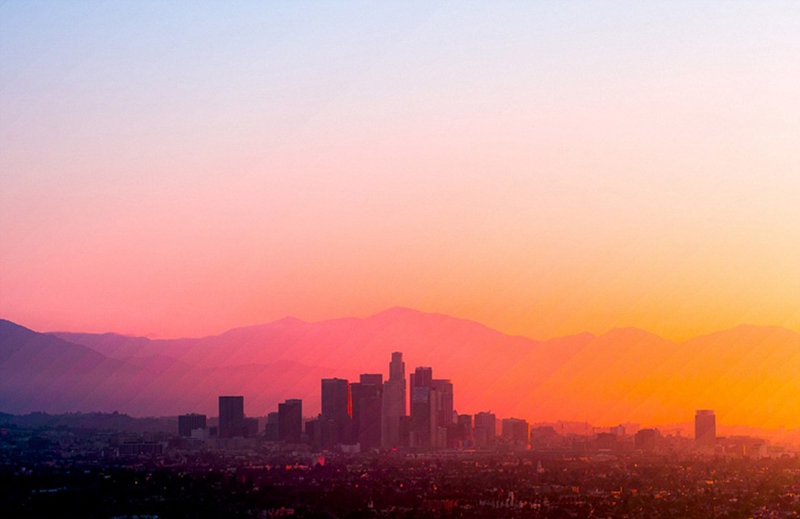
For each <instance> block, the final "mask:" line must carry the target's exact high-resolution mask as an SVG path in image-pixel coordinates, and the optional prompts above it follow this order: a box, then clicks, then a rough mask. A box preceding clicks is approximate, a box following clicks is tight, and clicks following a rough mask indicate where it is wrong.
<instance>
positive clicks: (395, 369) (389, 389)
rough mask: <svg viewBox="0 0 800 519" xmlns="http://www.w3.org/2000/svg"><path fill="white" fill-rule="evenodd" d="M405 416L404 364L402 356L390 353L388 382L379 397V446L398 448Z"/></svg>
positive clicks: (397, 352) (399, 353)
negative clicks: (401, 423) (401, 425)
mask: <svg viewBox="0 0 800 519" xmlns="http://www.w3.org/2000/svg"><path fill="white" fill-rule="evenodd" d="M405 416H406V364H405V362H403V354H402V353H401V352H399V351H396V352H394V353H392V361H391V362H390V363H389V380H387V381H386V383H384V384H383V395H382V397H381V445H383V447H385V448H393V447H399V446H400V443H401V442H400V422H401V421H402V419H403V417H405Z"/></svg>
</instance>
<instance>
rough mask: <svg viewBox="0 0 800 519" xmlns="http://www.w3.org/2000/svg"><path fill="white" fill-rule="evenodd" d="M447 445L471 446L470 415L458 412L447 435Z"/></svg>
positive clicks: (461, 447) (456, 446) (457, 446)
mask: <svg viewBox="0 0 800 519" xmlns="http://www.w3.org/2000/svg"><path fill="white" fill-rule="evenodd" d="M447 440H448V443H449V446H451V447H455V448H457V449H463V448H467V447H472V445H473V441H472V415H471V414H460V415H458V418H457V420H456V423H455V425H454V426H453V427H452V428H450V432H449V435H448V437H447Z"/></svg>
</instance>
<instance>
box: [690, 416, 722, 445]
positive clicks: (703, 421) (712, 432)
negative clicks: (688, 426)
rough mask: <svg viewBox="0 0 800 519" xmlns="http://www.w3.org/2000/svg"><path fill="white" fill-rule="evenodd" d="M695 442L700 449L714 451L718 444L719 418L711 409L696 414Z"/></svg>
mask: <svg viewBox="0 0 800 519" xmlns="http://www.w3.org/2000/svg"><path fill="white" fill-rule="evenodd" d="M694 441H695V444H696V445H697V447H698V448H700V449H703V450H707V451H713V450H714V447H715V446H716V443H717V418H716V416H714V411H712V410H711V409H701V410H699V411H697V412H696V413H695V415H694Z"/></svg>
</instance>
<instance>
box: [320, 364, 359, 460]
mask: <svg viewBox="0 0 800 519" xmlns="http://www.w3.org/2000/svg"><path fill="white" fill-rule="evenodd" d="M320 419H321V422H326V421H329V422H332V423H331V427H332V434H331V437H330V439H327V440H326V441H325V442H324V443H325V444H327V445H323V446H327V447H331V446H333V445H337V444H349V443H350V442H351V441H352V439H351V433H352V421H353V402H352V399H351V394H350V382H349V381H348V380H347V379H341V378H324V379H322V415H321V416H320Z"/></svg>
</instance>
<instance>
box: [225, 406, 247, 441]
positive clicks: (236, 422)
mask: <svg viewBox="0 0 800 519" xmlns="http://www.w3.org/2000/svg"><path fill="white" fill-rule="evenodd" d="M244 426H245V423H244V397H243V396H221V397H219V436H220V437H221V438H232V437H234V436H244V435H245V430H244Z"/></svg>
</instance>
